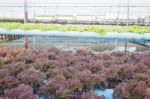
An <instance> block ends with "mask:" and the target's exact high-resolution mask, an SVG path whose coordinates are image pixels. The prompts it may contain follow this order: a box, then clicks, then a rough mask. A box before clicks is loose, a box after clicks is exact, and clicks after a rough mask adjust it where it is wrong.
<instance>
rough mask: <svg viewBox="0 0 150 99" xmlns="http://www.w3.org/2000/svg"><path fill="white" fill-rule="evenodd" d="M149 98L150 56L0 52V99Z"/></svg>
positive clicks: (29, 51)
mask: <svg viewBox="0 0 150 99" xmlns="http://www.w3.org/2000/svg"><path fill="white" fill-rule="evenodd" d="M95 89H103V90H105V89H114V92H113V97H114V99H123V98H124V99H150V53H133V54H128V55H125V54H123V53H119V52H118V53H111V54H102V53H99V54H93V53H92V52H91V51H90V50H78V51H76V52H71V51H61V50H59V49H56V48H49V49H47V50H23V49H21V48H13V49H8V48H0V98H1V99H38V98H39V99H41V97H44V98H45V99H105V98H106V97H105V96H103V95H101V96H100V95H96V94H95V93H94V90H95Z"/></svg>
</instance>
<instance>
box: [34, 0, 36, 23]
mask: <svg viewBox="0 0 150 99" xmlns="http://www.w3.org/2000/svg"><path fill="white" fill-rule="evenodd" d="M35 22H36V19H35V1H34V24H35Z"/></svg>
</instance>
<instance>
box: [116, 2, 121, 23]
mask: <svg viewBox="0 0 150 99" xmlns="http://www.w3.org/2000/svg"><path fill="white" fill-rule="evenodd" d="M117 14H118V15H117V26H118V25H119V17H120V0H119V5H118V13H117Z"/></svg>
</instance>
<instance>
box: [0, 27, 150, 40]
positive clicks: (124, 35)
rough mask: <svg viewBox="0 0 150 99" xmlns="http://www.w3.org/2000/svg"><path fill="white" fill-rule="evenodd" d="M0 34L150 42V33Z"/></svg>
mask: <svg viewBox="0 0 150 99" xmlns="http://www.w3.org/2000/svg"><path fill="white" fill-rule="evenodd" d="M0 34H4V35H23V36H50V37H78V38H109V39H127V40H129V39H130V40H133V39H144V40H150V33H144V34H138V33H116V32H108V33H106V34H105V35H100V34H98V33H95V32H78V31H67V32H63V31H40V30H30V31H24V30H20V29H14V30H10V31H9V30H5V29H2V28H0Z"/></svg>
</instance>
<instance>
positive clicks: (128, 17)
mask: <svg viewBox="0 0 150 99" xmlns="http://www.w3.org/2000/svg"><path fill="white" fill-rule="evenodd" d="M129 19H130V0H128V6H127V26H129Z"/></svg>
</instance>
